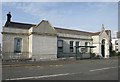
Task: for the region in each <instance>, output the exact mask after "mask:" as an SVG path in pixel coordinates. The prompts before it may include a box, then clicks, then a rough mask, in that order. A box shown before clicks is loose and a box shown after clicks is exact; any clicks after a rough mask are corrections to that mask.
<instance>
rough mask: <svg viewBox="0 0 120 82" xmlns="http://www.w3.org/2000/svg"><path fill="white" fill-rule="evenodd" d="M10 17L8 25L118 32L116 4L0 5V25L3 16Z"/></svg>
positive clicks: (54, 3)
mask: <svg viewBox="0 0 120 82" xmlns="http://www.w3.org/2000/svg"><path fill="white" fill-rule="evenodd" d="M9 11H10V12H11V14H12V21H14V22H21V23H30V24H38V23H40V21H41V20H48V21H49V22H50V23H51V24H52V26H54V27H60V28H68V29H77V30H82V31H90V32H97V31H101V28H102V24H104V26H105V28H106V29H110V30H112V36H115V32H117V30H118V3H117V2H3V3H2V25H4V23H5V21H6V14H7V13H8V12H9Z"/></svg>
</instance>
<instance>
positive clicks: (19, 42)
mask: <svg viewBox="0 0 120 82" xmlns="http://www.w3.org/2000/svg"><path fill="white" fill-rule="evenodd" d="M21 48H22V38H15V39H14V52H15V53H20V52H21Z"/></svg>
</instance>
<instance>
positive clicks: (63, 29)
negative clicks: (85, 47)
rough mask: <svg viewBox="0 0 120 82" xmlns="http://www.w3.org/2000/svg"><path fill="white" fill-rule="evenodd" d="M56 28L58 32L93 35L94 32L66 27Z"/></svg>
mask: <svg viewBox="0 0 120 82" xmlns="http://www.w3.org/2000/svg"><path fill="white" fill-rule="evenodd" d="M55 30H56V31H57V32H58V33H66V34H76V35H93V33H92V32H85V31H79V30H73V29H65V28H58V27H55Z"/></svg>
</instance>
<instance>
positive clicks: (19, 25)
mask: <svg viewBox="0 0 120 82" xmlns="http://www.w3.org/2000/svg"><path fill="white" fill-rule="evenodd" d="M33 26H36V25H35V24H26V23H18V22H10V23H8V22H6V23H5V27H10V28H22V29H29V28H30V27H33Z"/></svg>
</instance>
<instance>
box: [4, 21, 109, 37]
mask: <svg viewBox="0 0 120 82" xmlns="http://www.w3.org/2000/svg"><path fill="white" fill-rule="evenodd" d="M35 26H37V25H35V24H27V23H19V22H10V23H8V22H6V23H5V27H9V28H21V29H29V28H31V27H35ZM54 28H55V30H56V31H57V32H58V33H66V34H76V35H99V34H100V32H95V33H93V32H86V31H79V30H73V29H65V28H58V27H54ZM109 31H110V30H106V33H107V34H109V33H108V32H109Z"/></svg>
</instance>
